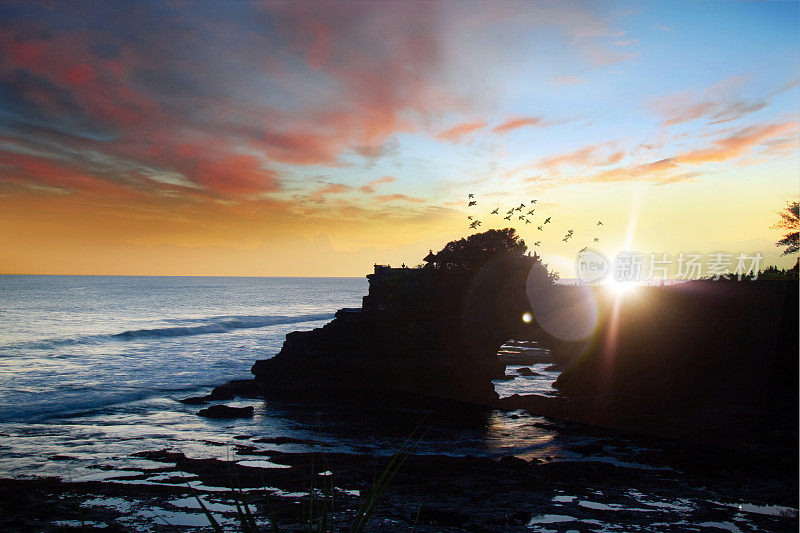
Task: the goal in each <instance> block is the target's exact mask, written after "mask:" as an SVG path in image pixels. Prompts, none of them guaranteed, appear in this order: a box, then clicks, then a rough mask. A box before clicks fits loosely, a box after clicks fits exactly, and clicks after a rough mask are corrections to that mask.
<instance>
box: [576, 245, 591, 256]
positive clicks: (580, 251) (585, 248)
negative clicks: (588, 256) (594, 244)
mask: <svg viewBox="0 0 800 533" xmlns="http://www.w3.org/2000/svg"><path fill="white" fill-rule="evenodd" d="M588 249H589V247H588V246H584V247H583V248H581V249H580V250H578V253H579V254H581V253H583V252H585V251H586V250H588Z"/></svg>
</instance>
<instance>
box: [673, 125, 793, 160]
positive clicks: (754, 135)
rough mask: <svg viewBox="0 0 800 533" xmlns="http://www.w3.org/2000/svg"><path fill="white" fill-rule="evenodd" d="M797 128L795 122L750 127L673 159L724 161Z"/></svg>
mask: <svg viewBox="0 0 800 533" xmlns="http://www.w3.org/2000/svg"><path fill="white" fill-rule="evenodd" d="M797 127H798V123H797V122H784V123H782V124H767V125H761V126H751V127H749V128H745V129H743V130H739V131H737V132H736V133H734V134H733V135H731V136H729V137H725V138H724V139H720V140H718V141H714V144H713V145H712V146H711V147H710V148H705V149H701V150H693V151H691V152H688V153H686V154H684V155H681V156H678V157H676V158H675V161H676V162H678V163H709V162H714V161H725V160H727V159H733V158H735V157H739V156H741V155H743V154H745V153H746V152H747V151H748V150H750V149H751V148H753V147H755V146H758V145H760V144H762V143H764V141H767V140H769V139H773V138H775V137H779V136H781V135H783V134H785V133H788V132H790V131H792V130H796V129H797Z"/></svg>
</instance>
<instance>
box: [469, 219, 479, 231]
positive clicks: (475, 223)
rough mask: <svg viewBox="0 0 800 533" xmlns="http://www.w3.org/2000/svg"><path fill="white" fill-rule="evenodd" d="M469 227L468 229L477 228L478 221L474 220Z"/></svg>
mask: <svg viewBox="0 0 800 533" xmlns="http://www.w3.org/2000/svg"><path fill="white" fill-rule="evenodd" d="M469 227H470V229H475V228H477V227H478V221H477V220H476V221H475V222H473V223H472V224H470V225H469Z"/></svg>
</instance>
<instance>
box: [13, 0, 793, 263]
mask: <svg viewBox="0 0 800 533" xmlns="http://www.w3.org/2000/svg"><path fill="white" fill-rule="evenodd" d="M797 21H798V3H797V2H758V3H746V2H710V1H704V2H698V3H684V2H666V1H665V2H653V3H649V2H576V3H567V2H557V3H547V2H538V1H537V2H509V3H501V2H491V3H488V2H487V3H470V2H452V3H449V2H431V3H423V2H396V3H393V2H388V1H386V2H375V3H370V4H366V3H336V4H333V3H331V4H326V3H297V2H294V3H291V4H283V3H261V2H258V3H257V2H253V3H248V2H243V1H236V2H233V1H230V2H225V1H214V2H182V1H173V2H154V3H143V2H135V3H134V2H126V3H123V2H119V3H117V2H96V3H81V2H78V1H72V2H47V1H42V2H34V1H30V2H9V1H7V0H3V1H0V239H1V241H0V242H2V243H3V246H2V250H1V251H0V272H6V273H75V274H176V275H177V274H192V275H194V274H198V275H201V274H212V275H216V274H219V275H311V276H319V275H330V276H362V275H364V274H365V273H367V272H368V271H370V270H371V268H372V264H373V263H375V262H378V263H391V264H400V263H401V262H405V263H407V264H410V265H414V264H417V263H418V262H420V259H421V257H423V256H424V255H425V254H426V253H427V251H428V249H429V248H433V249H438V248H440V247H441V246H442V245H444V244H445V243H446V242H447V241H449V240H451V239H453V238H458V237H461V236H464V235H467V234H468V233H469V230H468V228H467V223H468V222H469V221H468V220H467V215H473V216H477V218H479V219H480V220H481V221H482V222H483V224H482V226H481V227H480V229H481V230H484V229H487V228H492V227H498V228H499V227H506V226H508V225H510V224H511V223H513V225H514V226H515V227H517V228H518V230H519V231H520V233H521V234H522V236H523V238H525V240H526V242H528V244H531V245H532V244H533V243H534V242H536V241H539V242H540V244H539V246H538V248H539V249H540V250H541V253H542V254H543V255H544V257H545V259H546V260H547V261H548V262H549V263H550V265H551V266H553V267H555V268H556V269H557V270H559V271H560V272H561V273H562V275H564V276H566V277H572V275H573V271H572V265H573V263H574V258H575V253H576V252H577V250H578V249H579V248H581V247H583V246H586V245H587V244H592V243H593V239H594V238H599V239H600V242H599V244H598V247H599V249H600V250H601V251H603V252H605V253H607V254H614V253H616V252H617V251H618V250H620V249H623V248H626V249H633V250H636V251H641V252H656V253H662V252H665V253H670V254H677V253H678V252H681V251H684V252H701V253H711V252H715V251H727V252H730V253H738V252H755V251H760V252H761V253H763V254H764V255H766V256H767V258H768V260H769V262H776V261H777V262H778V263H779V264H781V265H787V264H790V263H792V262H793V260H790V259H786V258H784V259H783V260H781V259H780V258H779V257H778V254H779V250H778V249H776V248H775V246H774V242H775V240H777V238H779V233H778V231H777V230H775V229H770V226H771V225H773V224H774V223H775V222H776V221H777V219H778V216H777V214H776V211H778V210H779V209H780V208H781V207H782V206H783V205H784V204H785V203H786V201H788V200H793V199H796V198H797V195H798V179H799V176H800V168H799V167H800V165H799V164H798V154H799V153H800V151H799V150H798V121H800V98H799V97H800V87H798V76H800V63H799V59H798V54H797V50H798V45H799V44H800V38H799V37H800V34H799V33H798V24H797ZM468 193H474V194H475V196H476V200H477V202H478V204H477V205H476V206H473V207H471V208H467V206H466V197H467V194H468ZM534 198H535V199H537V200H538V202H537V206H538V207H537V208H536V212H535V213H534V215H533V216H532V217H531V221H532V223H531V224H525V223H524V222H523V221H521V220H518V217H517V216H514V217H512V220H511V221H506V220H503V219H502V218H501V216H498V215H490V214H489V213H490V211H491V210H493V209H494V208H496V207H499V208H500V213H504V212H505V211H507V210H508V209H509V208H511V207H513V206H517V205H519V203H520V202H522V203H525V204H526V205H527V204H529V202H530V200H531V199H534ZM526 211H527V209H526ZM548 216H549V217H551V219H552V220H551V223H550V224H548V225H547V226H545V228H544V230H543V231H538V230H537V229H536V228H537V225H540V224H541V223H542V221H543V219H544V218H545V217H548ZM598 220H603V221H604V224H603V226H602V227H599V226H596V222H597V221H598ZM568 229H573V230H574V238H573V239H572V240H571V241H569V242H567V243H564V242H562V241H561V238H562V237H563V236H564V234H565V233H566V231H567V230H568Z"/></svg>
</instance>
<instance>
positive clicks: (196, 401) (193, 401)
mask: <svg viewBox="0 0 800 533" xmlns="http://www.w3.org/2000/svg"><path fill="white" fill-rule="evenodd" d="M206 398H207V397H206V396H192V397H191V398H184V399H183V400H178V401H179V402H181V403H183V404H186V405H203V404H204V403H208V400H206Z"/></svg>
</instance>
